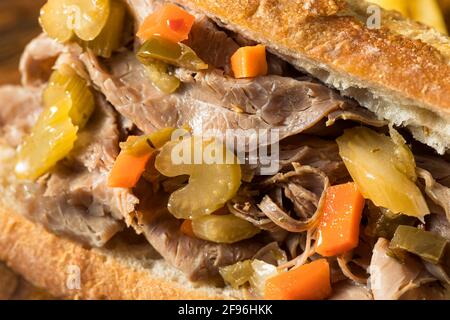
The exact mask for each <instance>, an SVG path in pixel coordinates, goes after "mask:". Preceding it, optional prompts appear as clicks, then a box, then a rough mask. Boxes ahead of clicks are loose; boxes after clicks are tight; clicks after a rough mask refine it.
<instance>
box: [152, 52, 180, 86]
mask: <svg viewBox="0 0 450 320" xmlns="http://www.w3.org/2000/svg"><path fill="white" fill-rule="evenodd" d="M145 68H146V70H147V75H148V77H149V78H150V81H152V83H153V84H154V85H155V86H156V87H157V88H158V89H159V90H161V91H162V92H164V93H167V94H170V93H173V92H175V91H176V90H177V89H178V87H179V86H180V84H181V81H180V80H179V79H178V78H177V77H175V76H173V75H171V74H169V68H168V65H167V64H166V63H164V62H161V61H157V60H154V61H151V60H148V61H147V62H146V64H145Z"/></svg>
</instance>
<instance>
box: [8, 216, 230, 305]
mask: <svg viewBox="0 0 450 320" xmlns="http://www.w3.org/2000/svg"><path fill="white" fill-rule="evenodd" d="M0 260H3V261H5V262H6V263H7V264H8V266H9V267H10V268H11V269H13V270H14V271H15V272H17V273H19V274H21V275H22V276H23V277H24V278H26V279H27V280H28V281H30V282H31V283H33V284H34V285H36V286H38V287H40V288H43V289H45V290H48V292H49V293H50V294H52V295H53V296H55V297H65V298H76V299H125V300H134V299H164V300H166V299H222V298H224V297H223V296H221V295H220V294H215V293H213V292H212V291H211V292H207V290H201V289H192V288H186V287H184V286H183V285H182V284H179V283H177V282H174V281H170V280H168V279H163V278H157V277H154V276H152V274H151V271H149V270H146V269H144V268H142V269H137V268H133V267H131V266H130V265H129V264H127V263H126V262H125V261H121V260H120V259H117V258H114V257H112V256H107V255H104V254H102V253H100V252H98V251H96V250H91V249H86V248H83V247H82V246H80V245H79V244H77V243H74V242H72V241H70V240H68V239H65V238H61V237H58V236H56V235H53V234H51V233H49V232H47V231H46V230H45V229H44V228H43V227H42V226H40V225H36V224H34V223H32V222H30V221H28V220H27V219H25V218H24V217H22V216H20V215H18V214H15V213H10V212H7V211H6V210H5V209H0ZM69 266H77V267H79V268H80V271H81V286H80V287H81V288H80V289H79V290H70V289H69V288H68V286H67V285H66V283H67V280H68V272H69V271H68V267H69Z"/></svg>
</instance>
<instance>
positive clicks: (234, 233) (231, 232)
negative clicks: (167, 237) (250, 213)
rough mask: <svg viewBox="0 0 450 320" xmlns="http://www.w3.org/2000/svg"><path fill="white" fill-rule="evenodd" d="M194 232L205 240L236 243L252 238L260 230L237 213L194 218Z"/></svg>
mask: <svg viewBox="0 0 450 320" xmlns="http://www.w3.org/2000/svg"><path fill="white" fill-rule="evenodd" d="M192 230H193V231H194V234H195V235H196V236H197V237H198V238H200V239H203V240H207V241H211V242H216V243H235V242H239V241H242V240H246V239H250V238H252V237H254V236H255V235H257V234H258V233H259V232H260V230H259V229H258V228H256V227H255V226H254V225H253V224H251V223H250V222H248V221H245V220H243V219H241V218H238V217H236V216H235V215H232V214H228V215H224V216H218V215H209V216H204V217H201V218H197V219H194V220H192Z"/></svg>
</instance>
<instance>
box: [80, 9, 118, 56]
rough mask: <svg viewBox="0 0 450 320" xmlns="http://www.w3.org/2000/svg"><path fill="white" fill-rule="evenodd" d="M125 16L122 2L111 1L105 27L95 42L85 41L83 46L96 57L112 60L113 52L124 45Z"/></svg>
mask: <svg viewBox="0 0 450 320" xmlns="http://www.w3.org/2000/svg"><path fill="white" fill-rule="evenodd" d="M125 14H126V8H125V4H124V3H123V2H122V1H120V0H111V6H110V14H109V17H108V20H107V22H106V25H105V27H104V28H103V30H102V31H101V32H100V34H99V35H98V36H97V37H96V38H95V39H94V40H92V41H83V43H82V45H83V46H84V47H85V48H89V49H91V50H92V52H93V53H94V54H95V55H96V56H99V57H103V58H110V57H111V55H112V53H113V51H115V50H117V49H119V48H120V47H121V45H122V37H123V29H124V21H125Z"/></svg>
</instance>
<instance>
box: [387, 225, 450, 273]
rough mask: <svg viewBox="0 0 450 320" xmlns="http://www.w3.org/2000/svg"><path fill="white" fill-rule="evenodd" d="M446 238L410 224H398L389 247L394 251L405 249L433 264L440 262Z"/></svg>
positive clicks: (443, 253) (445, 250)
mask: <svg viewBox="0 0 450 320" xmlns="http://www.w3.org/2000/svg"><path fill="white" fill-rule="evenodd" d="M447 244H448V242H447V240H446V239H444V238H443V237H441V236H439V235H437V234H435V233H432V232H429V231H425V230H421V229H417V228H414V227H410V226H399V227H398V228H397V231H395V234H394V237H393V238H392V240H391V243H390V245H389V249H390V250H392V251H393V252H394V254H395V253H396V252H398V251H400V252H401V251H407V252H410V253H412V254H415V255H417V256H419V257H421V258H422V259H424V260H426V261H428V262H431V263H433V264H439V263H440V262H442V260H443V258H444V256H445V254H446V252H447Z"/></svg>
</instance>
